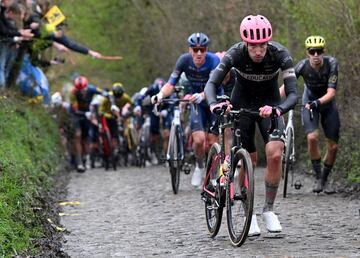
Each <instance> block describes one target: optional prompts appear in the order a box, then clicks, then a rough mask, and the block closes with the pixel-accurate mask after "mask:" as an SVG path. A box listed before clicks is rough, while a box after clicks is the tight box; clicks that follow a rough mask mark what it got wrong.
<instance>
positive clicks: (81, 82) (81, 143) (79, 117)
mask: <svg viewBox="0 0 360 258" xmlns="http://www.w3.org/2000/svg"><path fill="white" fill-rule="evenodd" d="M95 94H102V95H104V96H107V95H108V94H107V93H106V92H104V91H102V90H101V89H98V88H96V87H95V86H94V85H89V84H88V80H87V78H86V77H84V76H78V77H76V78H75V80H74V85H73V88H72V89H71V91H70V105H71V106H70V108H71V116H72V120H73V124H74V128H75V140H74V142H75V152H76V169H77V171H78V172H80V173H81V172H85V164H86V156H87V154H88V152H89V150H88V149H89V146H88V137H89V128H90V121H89V120H88V118H90V115H91V113H90V103H91V100H92V98H93V96H94V95H95Z"/></svg>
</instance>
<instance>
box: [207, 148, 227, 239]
mask: <svg viewBox="0 0 360 258" xmlns="http://www.w3.org/2000/svg"><path fill="white" fill-rule="evenodd" d="M220 155H221V147H220V144H218V143H214V144H213V145H212V146H211V148H210V151H209V153H208V158H207V162H206V181H205V188H206V189H209V190H210V189H211V188H212V189H211V190H213V191H214V192H215V197H212V196H210V195H206V200H205V218H206V225H207V229H208V231H209V234H210V237H211V238H214V237H215V236H216V235H217V234H218V232H219V229H220V226H221V219H222V215H223V209H224V201H223V197H222V195H223V192H222V187H220V184H216V185H214V182H216V180H218V179H219V177H220V166H221V159H220ZM209 173H210V174H209ZM208 174H209V176H208ZM203 193H205V194H206V192H203Z"/></svg>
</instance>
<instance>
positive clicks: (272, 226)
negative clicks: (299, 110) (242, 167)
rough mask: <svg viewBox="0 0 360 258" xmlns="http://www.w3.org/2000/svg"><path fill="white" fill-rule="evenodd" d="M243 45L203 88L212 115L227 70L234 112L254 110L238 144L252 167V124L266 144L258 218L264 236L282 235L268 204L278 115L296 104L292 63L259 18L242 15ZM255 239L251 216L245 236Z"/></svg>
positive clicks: (279, 145) (277, 157) (276, 158)
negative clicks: (273, 123) (233, 75)
mask: <svg viewBox="0 0 360 258" xmlns="http://www.w3.org/2000/svg"><path fill="white" fill-rule="evenodd" d="M240 36H241V38H242V40H243V41H242V42H239V43H237V44H235V45H233V46H232V47H231V48H230V49H229V50H228V51H227V52H226V54H225V56H224V57H223V58H222V60H221V63H220V65H219V66H218V67H217V68H216V69H215V71H214V73H213V74H212V75H211V77H210V79H209V81H208V82H207V84H206V87H205V93H206V99H207V100H208V103H209V105H210V110H211V111H212V112H216V109H218V108H221V106H222V103H219V104H218V103H217V100H216V88H218V87H220V85H221V83H222V81H223V80H224V78H225V76H226V74H227V73H228V72H229V71H230V69H231V68H232V67H234V68H236V71H237V83H236V84H235V86H234V89H233V91H232V94H231V104H232V106H233V108H234V109H239V108H247V109H252V110H259V116H248V117H244V118H242V119H241V123H240V125H241V128H240V129H241V141H242V146H243V147H244V148H245V149H246V150H247V151H248V152H249V153H250V156H251V159H252V162H253V166H254V167H255V165H256V161H257V153H256V147H255V140H254V138H255V125H256V124H257V125H258V127H259V129H260V132H261V135H262V138H263V140H264V143H265V154H266V161H267V167H266V171H265V204H264V207H263V213H262V215H263V220H264V222H265V224H266V228H267V230H268V231H269V232H281V231H282V227H281V224H280V222H279V219H278V217H277V215H275V213H274V212H273V205H274V202H275V198H276V193H277V190H278V186H279V183H280V179H281V154H282V151H283V148H284V141H283V134H284V129H285V124H284V120H283V119H282V117H280V116H281V115H282V114H284V113H286V112H287V111H289V110H290V109H291V108H292V107H294V106H295V104H296V98H297V90H296V77H295V71H294V68H293V61H292V58H291V56H290V54H289V52H288V50H287V49H286V48H285V47H284V46H282V45H281V44H279V43H277V42H274V41H270V40H271V39H272V26H271V24H270V22H269V21H268V19H267V18H265V17H264V16H262V15H256V16H253V15H249V16H246V17H245V18H244V19H243V20H242V22H241V24H240ZM279 69H281V70H282V73H283V78H284V84H285V93H286V99H285V100H284V101H283V102H281V99H280V93H279V87H278V82H277V80H278V75H279ZM273 107H275V109H276V113H277V116H278V117H277V118H276V119H277V123H278V125H279V128H278V130H275V131H274V132H273V133H272V134H269V133H268V128H269V124H270V119H269V117H270V116H271V114H272V109H273ZM254 235H260V228H259V226H258V224H257V220H256V215H255V214H254V215H253V217H252V221H251V226H250V230H249V236H254Z"/></svg>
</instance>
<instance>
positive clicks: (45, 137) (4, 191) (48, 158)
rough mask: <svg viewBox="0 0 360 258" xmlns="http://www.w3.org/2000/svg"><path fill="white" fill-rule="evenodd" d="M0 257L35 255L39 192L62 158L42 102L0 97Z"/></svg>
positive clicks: (40, 232)
mask: <svg viewBox="0 0 360 258" xmlns="http://www.w3.org/2000/svg"><path fill="white" fill-rule="evenodd" d="M0 118H1V123H0V257H12V256H14V255H20V254H21V253H23V252H26V253H27V254H29V251H30V253H36V247H34V243H33V241H32V240H34V239H38V238H41V237H42V236H43V235H44V229H43V227H42V224H43V221H42V220H43V219H44V218H43V217H42V216H41V215H40V214H41V212H39V210H41V203H40V201H39V199H40V198H39V197H40V192H42V191H44V190H45V191H47V190H49V189H51V186H52V177H51V175H53V174H54V173H55V171H56V167H57V165H58V164H59V162H60V159H61V148H60V147H59V146H60V145H59V135H58V130H57V127H56V125H55V123H54V122H53V121H52V119H51V118H50V116H48V115H47V112H46V111H45V109H44V107H42V106H41V105H29V104H27V103H26V102H23V101H21V100H18V99H17V98H12V97H9V98H6V97H3V96H1V97H0Z"/></svg>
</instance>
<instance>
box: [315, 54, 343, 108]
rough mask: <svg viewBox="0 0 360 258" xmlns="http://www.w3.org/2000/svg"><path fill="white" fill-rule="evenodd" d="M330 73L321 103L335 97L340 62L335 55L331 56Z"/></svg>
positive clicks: (320, 99)
mask: <svg viewBox="0 0 360 258" xmlns="http://www.w3.org/2000/svg"><path fill="white" fill-rule="evenodd" d="M329 62H330V74H329V80H328V88H327V91H326V94H325V95H324V96H322V97H321V98H319V101H320V104H326V103H328V102H330V101H332V100H333V99H334V98H335V94H336V87H337V81H338V69H339V68H338V63H337V61H336V59H335V58H334V57H330V59H329Z"/></svg>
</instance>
